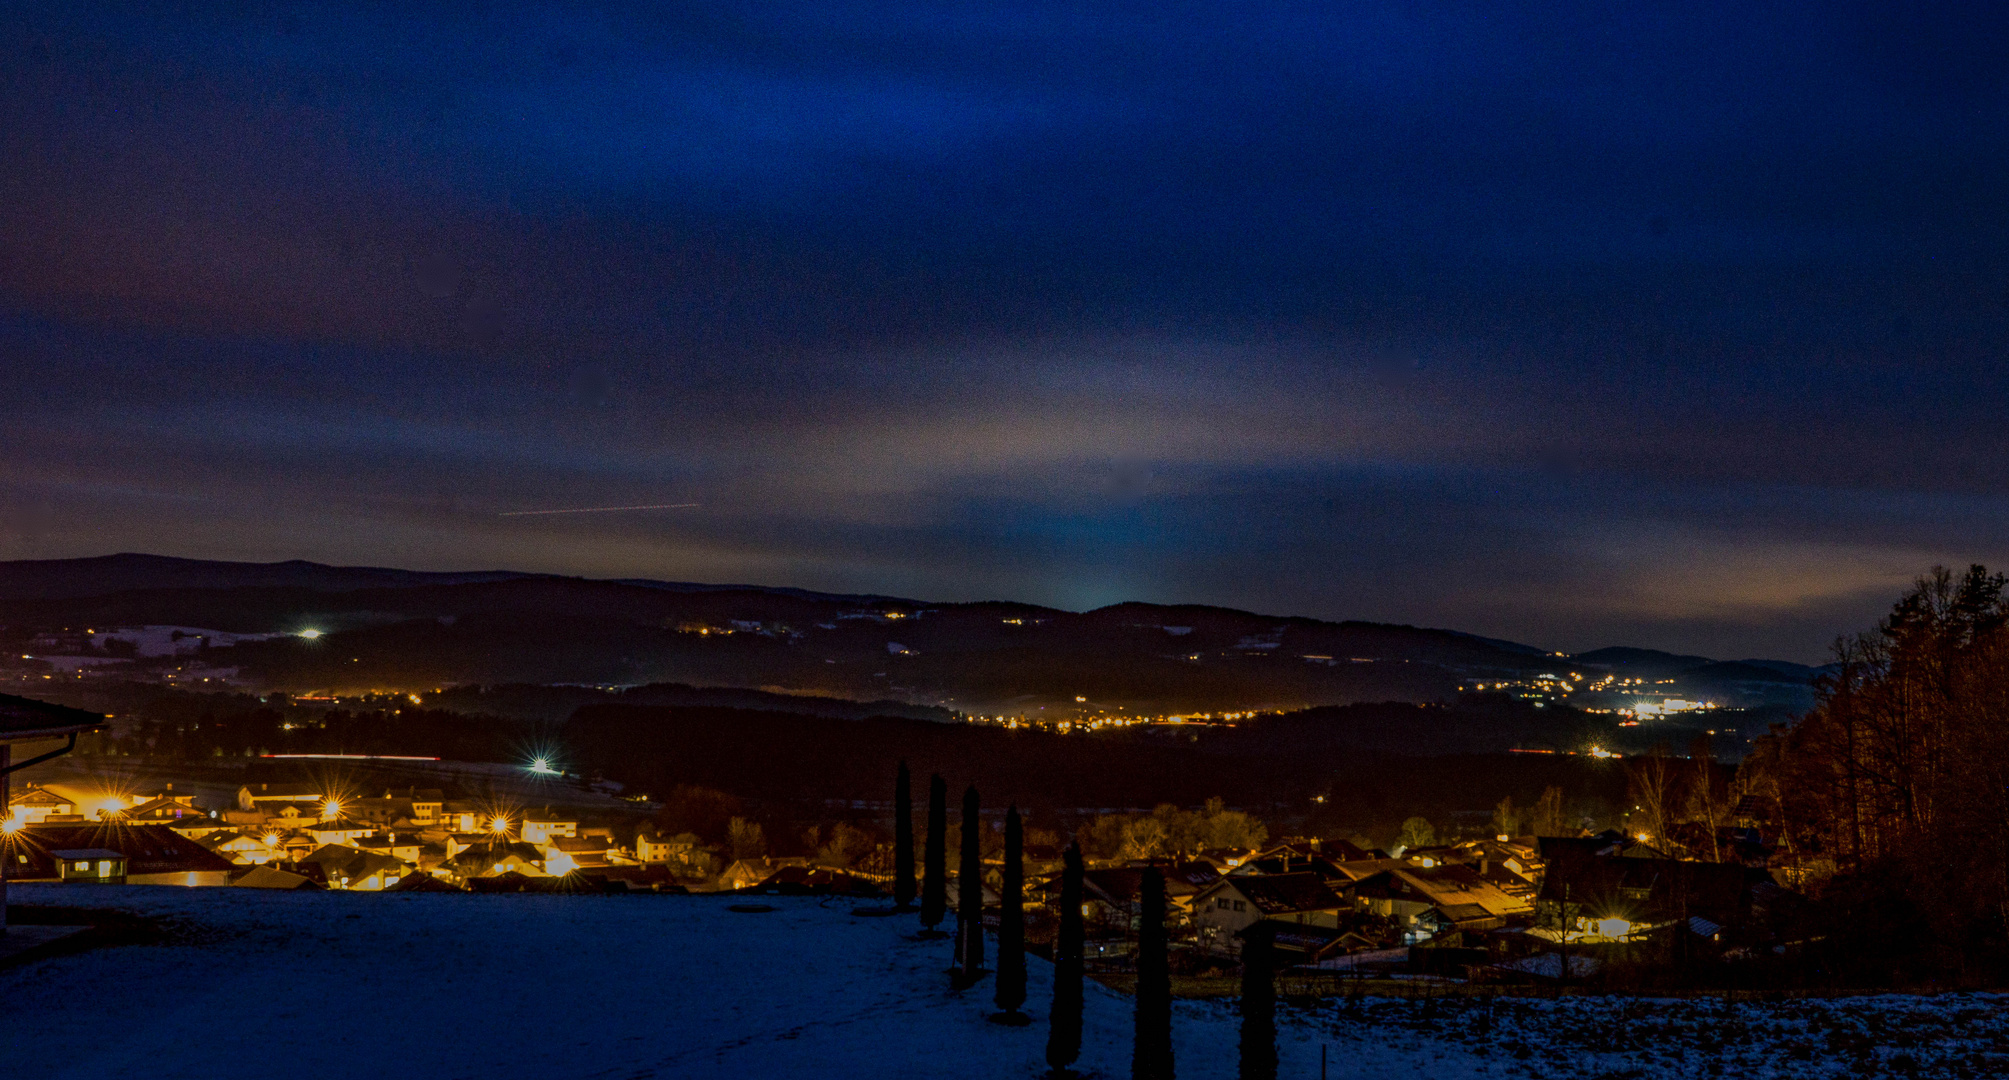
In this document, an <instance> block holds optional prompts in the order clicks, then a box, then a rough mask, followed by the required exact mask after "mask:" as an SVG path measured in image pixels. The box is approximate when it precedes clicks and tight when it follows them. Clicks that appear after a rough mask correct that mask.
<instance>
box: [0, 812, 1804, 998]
mask: <svg viewBox="0 0 2009 1080" xmlns="http://www.w3.org/2000/svg"><path fill="white" fill-rule="evenodd" d="M879 809H881V810H882V811H883V810H890V809H892V807H891V806H890V805H887V806H884V807H883V808H879ZM870 812H871V810H868V811H867V813H870ZM1740 812H1741V813H1745V814H1747V815H1748V814H1750V813H1756V812H1757V811H1756V809H1755V808H1753V807H1748V806H1747V807H1742V808H1740ZM980 820H983V821H984V824H983V825H981V826H980V828H981V830H982V832H983V834H984V835H983V836H982V837H980V839H979V843H978V848H979V850H980V851H981V865H982V866H983V881H982V883H981V884H982V897H983V903H984V905H985V920H986V922H987V924H989V925H990V926H992V927H993V928H995V927H996V926H997V925H998V924H999V922H1000V920H1001V916H1000V912H999V905H1000V904H1001V903H1002V896H1003V892H1002V880H1003V877H1004V874H1005V866H1004V860H1005V851H1006V849H1005V846H1004V844H1003V843H1002V839H1001V835H1000V828H999V827H1000V826H1001V824H1002V822H1001V821H999V820H997V818H996V815H995V814H989V815H986V816H985V817H984V818H982V819H980ZM879 824H882V825H886V826H890V827H887V828H884V829H877V828H871V823H866V822H861V825H864V826H865V827H858V826H853V825H850V824H841V825H838V826H835V827H832V828H829V829H826V830H825V833H826V834H827V835H830V836H831V837H832V840H831V843H829V844H827V845H825V846H824V847H823V848H822V849H821V850H820V851H818V852H817V853H815V854H809V855H798V856H791V857H778V856H769V855H767V854H765V852H764V846H765V845H764V841H763V840H762V839H761V837H760V827H759V826H758V825H757V824H752V823H749V822H746V821H744V820H742V819H737V818H735V819H733V820H732V822H731V824H730V829H731V839H730V841H729V843H728V844H726V845H707V844H705V843H704V842H703V841H702V840H700V839H699V838H698V837H697V836H695V835H691V834H688V833H686V834H679V835H665V834H664V832H663V831H662V830H661V829H659V827H658V826H657V824H656V823H655V821H654V820H653V819H652V818H651V817H650V816H649V815H647V814H646V813H643V812H639V811H622V810H610V809H606V808H604V807H602V808H580V807H566V806H564V805H552V806H544V807H537V808H521V807H509V806H505V805H502V804H500V803H498V802H497V801H495V800H494V798H493V797H489V798H478V797H466V796H465V795H464V793H462V792H461V791H459V790H454V789H443V788H440V787H431V788H426V787H416V786H407V787H404V788H400V789H393V790H380V791H376V792H373V793H371V794H367V795H362V794H356V793H354V792H353V791H343V792H336V791H332V790H329V789H328V788H326V787H325V786H316V785H310V784H293V785H286V784H274V783H257V784H251V785H245V786H241V787H240V788H239V789H238V791H237V792H236V796H235V798H234V799H232V800H230V801H229V802H227V803H225V804H222V805H205V804H204V803H203V802H202V801H200V800H199V799H198V797H197V796H196V795H193V794H187V793H178V792H177V791H176V790H175V788H174V785H173V784H168V785H165V786H164V787H163V788H162V789H161V790H159V791H154V792H149V793H143V794H134V795H128V796H117V795H107V794H102V793H92V792H87V791H80V790H77V789H76V788H74V787H73V786H69V785H65V784H61V783H55V782H49V783H37V784H27V785H23V786H20V787H18V788H17V789H16V790H15V791H14V793H13V794H12V795H11V797H10V800H9V803H8V806H7V813H6V816H5V817H4V819H0V836H4V842H5V844H4V846H5V858H6V861H7V867H6V875H5V876H6V879H7V880H8V881H10V882H17V883H29V882H60V883H68V884H72V885H78V886H86V885H95V886H116V885H125V886H135V885H164V886H181V887H198V888H200V887H235V888H258V889H282V890H283V889H304V890H319V889H327V890H342V891H351V892H394V893H395V892H415V891H422V892H476V893H578V894H605V893H655V894H665V893H669V894H683V893H745V894H750V895H773V894H825V895H840V896H846V897H850V898H854V899H858V900H871V899H875V898H879V897H883V896H885V895H888V894H889V893H890V892H891V891H892V890H893V889H894V888H895V878H896V864H897V863H898V858H897V855H896V852H895V844H894V843H887V842H883V841H878V840H875V838H876V837H878V836H882V835H883V836H887V837H893V838H897V837H898V836H899V835H901V832H902V830H900V829H899V828H898V825H897V823H894V822H883V823H879ZM960 828H961V826H960V825H959V824H958V825H956V826H951V827H949V829H948V830H946V831H947V832H948V833H949V834H950V835H945V836H944V837H943V838H942V842H943V843H944V844H945V845H946V846H947V847H948V848H949V850H955V849H957V848H958V847H960V845H961V844H962V839H961V837H960V835H956V834H959V832H960ZM1097 832H1100V833H1103V834H1107V835H1105V836H1102V837H1099V838H1098V837H1097V836H1096V835H1094V834H1096V833H1097ZM1723 833H1724V835H1723V837H1722V841H1723V844H1724V847H1725V848H1726V849H1727V850H1730V851H1732V852H1733V853H1735V852H1741V853H1742V855H1741V856H1739V857H1737V858H1736V859H1735V860H1733V861H1725V862H1697V861H1689V860H1682V859H1676V858H1671V857H1669V856H1667V855H1665V854H1663V853H1662V852H1660V851H1658V850H1657V849H1655V848H1654V847H1653V846H1652V845H1651V844H1649V843H1647V842H1645V841H1643V840H1642V839H1641V838H1639V837H1637V836H1628V835H1626V834H1624V833H1621V832H1618V831H1616V830H1613V831H1607V832H1604V833H1601V834H1598V835H1576V836H1561V837H1558V836H1543V837H1536V836H1532V835H1510V834H1507V833H1499V834H1495V835H1492V836H1487V837H1476V838H1469V839H1461V840H1457V841H1455V842H1449V843H1425V844H1417V845H1411V846H1401V845H1398V846H1397V847H1396V848H1395V850H1392V851H1390V850H1384V849H1382V848H1377V847H1371V846H1366V842H1365V838H1358V837H1356V838H1354V839H1344V838H1329V837H1285V838H1281V839H1279V840H1276V841H1270V840H1269V839H1268V838H1267V836H1266V835H1265V830H1264V829H1263V827H1262V826H1261V825H1260V823H1254V822H1252V821H1251V819H1249V818H1248V817H1247V815H1244V814H1241V813H1240V812H1238V811H1234V810H1229V809H1226V808H1224V807H1222V806H1220V804H1219V803H1218V801H1216V802H1214V803H1211V804H1209V805H1208V806H1206V807H1202V808H1200V809H1199V810H1195V811H1191V812H1187V811H1179V810H1177V809H1176V808H1171V807H1165V808H1160V810H1159V811H1158V812H1157V813H1155V814H1136V815H1129V816H1119V815H1108V816H1105V817H1103V818H1098V819H1091V820H1089V821H1086V822H1085V823H1084V824H1083V825H1082V827H1081V828H1080V829H1078V830H1077V839H1078V840H1083V839H1085V840H1089V841H1090V843H1089V844H1088V845H1087V848H1088V850H1089V851H1091V852H1093V853H1094V855H1095V856H1096V857H1092V858H1090V859H1088V860H1087V865H1086V867H1085V870H1084V873H1083V875H1082V880H1081V884H1080V888H1081V890H1082V894H1081V915H1082V918H1083V923H1084V936H1085V939H1086V940H1085V960H1086V963H1087V964H1088V966H1089V969H1090V970H1091V972H1107V973H1112V974H1120V973H1121V972H1123V971H1125V970H1127V969H1128V967H1129V966H1130V965H1131V963H1132V962H1133V956H1134V952H1135V950H1136V946H1137V941H1138V938H1139V931H1140V929H1141V928H1140V925H1139V920H1140V912H1141V899H1140V894H1141V891H1142V888H1143V881H1144V879H1145V876H1146V874H1147V871H1149V870H1153V869H1155V870H1156V871H1157V872H1158V876H1159V877H1160V878H1161V879H1162V880H1163V882H1164V885H1165V892H1166V897H1165V899H1166V902H1167V916H1168V917H1167V923H1166V929H1167V932H1168V935H1169V944H1170V948H1171V951H1172V955H1173V958H1174V959H1173V965H1174V968H1175V971H1177V972H1178V973H1180V974H1182V975H1187V976H1192V977H1193V978H1194V979H1195V980H1198V982H1204V978H1205V976H1207V975H1208V974H1210V973H1212V974H1217V975H1218V974H1221V973H1224V972H1228V971H1231V970H1232V969H1233V966H1234V965H1235V964H1236V962H1237V957H1238V954H1239V952H1240V950H1241V947H1242V943H1243V942H1244V941H1245V940H1247V938H1248V935H1249V932H1250V929H1251V927H1254V926H1257V925H1258V924H1261V925H1262V926H1263V927H1264V928H1265V929H1268V930H1271V931H1273V933H1272V934H1271V935H1270V936H1271V939H1272V941H1273V945H1274V949H1275V962H1276V964H1277V965H1278V966H1279V967H1280V968H1288V969H1292V970H1296V971H1298V972H1300V973H1303V974H1306V975H1323V976H1331V977H1334V978H1349V977H1350V978H1356V979H1357V978H1365V977H1373V976H1397V975H1427V976H1431V977H1436V978H1446V979H1456V980H1467V981H1474V982H1491V983H1550V984H1561V983H1570V982H1585V981H1589V980H1593V979H1597V978H1599V977H1601V976H1602V975H1603V974H1604V971H1603V969H1605V968H1606V967H1607V966H1613V967H1615V969H1617V970H1623V971H1633V972H1637V971H1639V970H1643V969H1653V968H1670V969H1671V967H1670V966H1680V965H1685V966H1687V967H1691V968H1692V967H1693V966H1694V965H1695V964H1696V963H1699V962H1705V961H1708V962H1720V963H1730V962H1735V961H1739V960H1743V961H1754V960H1757V961H1762V960H1768V959H1771V958H1774V957H1777V956H1780V955H1783V954H1784V953H1785V952H1786V951H1788V950H1789V949H1791V948H1793V947H1795V946H1796V945H1797V944H1799V943H1800V942H1802V941H1803V940H1804V939H1805V937H1806V936H1807V934H1808V931H1807V929H1806V926H1807V925H1808V912H1807V908H1806V904H1805V902H1804V900H1803V899H1802V898H1801V897H1799V896H1798V894H1796V893H1793V892H1791V891H1789V890H1787V889H1785V888H1783V887H1781V886H1780V885H1779V884H1778V883H1777V882H1776V881H1775V880H1774V878H1773V875H1772V874H1771V873H1770V872H1769V871H1768V870H1766V869H1765V867H1764V864H1765V861H1766V854H1767V853H1766V850H1765V849H1764V847H1763V846H1762V844H1761V842H1760V841H1761V838H1762V835H1763V830H1762V828H1760V827H1759V824H1758V822H1757V821H1755V820H1752V819H1750V818H1749V817H1745V818H1740V819H1737V820H1736V821H1734V822H1733V823H1732V824H1731V825H1728V826H1726V827H1725V829H1724V830H1723ZM908 835H909V836H910V837H911V834H908ZM1223 837H1225V838H1227V839H1229V840H1230V841H1231V843H1229V844H1227V845H1223V846H1210V841H1219V840H1221V839H1222V838H1223ZM1097 839H1100V840H1102V841H1103V842H1102V843H1099V844H1098V843H1095V842H1094V841H1096V840H1097ZM1233 840H1242V841H1249V840H1254V841H1256V843H1254V844H1253V845H1244V846H1236V845H1234V844H1233V843H1232V841H1233ZM909 842H910V843H914V841H912V840H911V839H910V840H909ZM1021 851H1022V854H1021V860H1022V862H1021V865H1020V866H1019V867H1018V868H1017V869H1018V871H1019V874H1020V875H1022V880H1023V881H1024V883H1025V884H1024V890H1023V897H1024V911H1023V913H1024V923H1025V926H1026V933H1025V940H1026V942H1027V947H1028V948H1029V949H1031V950H1033V951H1036V952H1037V951H1050V948H1051V942H1052V940H1053V930H1054V927H1055V926H1056V925H1057V923H1058V921H1059V911H1058V908H1059V906H1060V904H1061V899H1060V891H1061V884H1062V878H1063V875H1062V873H1061V870H1062V857H1063V852H1062V850H1061V845H1060V844H1059V842H1058V836H1057V835H1056V834H1054V833H1052V832H1050V831H1047V830H1034V832H1033V834H1032V836H1031V838H1030V842H1027V843H1025V844H1023V845H1022V847H1021ZM947 876H948V878H949V881H948V883H947V885H946V891H947V892H948V893H949V894H950V895H954V894H955V893H956V891H957V890H958V889H959V888H960V882H959V881H956V880H955V875H954V874H953V873H950V874H948V875H947ZM1198 982H1196V985H1198Z"/></svg>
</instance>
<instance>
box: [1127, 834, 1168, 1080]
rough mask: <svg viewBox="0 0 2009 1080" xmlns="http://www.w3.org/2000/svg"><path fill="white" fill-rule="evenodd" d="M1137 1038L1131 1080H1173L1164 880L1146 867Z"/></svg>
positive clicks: (1142, 889) (1140, 896)
mask: <svg viewBox="0 0 2009 1080" xmlns="http://www.w3.org/2000/svg"><path fill="white" fill-rule="evenodd" d="M1138 899H1139V903H1138V914H1139V916H1140V918H1141V919H1142V922H1141V923H1140V924H1139V925H1138V927H1137V1036H1136V1042H1135V1043H1134V1044H1133V1045H1132V1048H1131V1052H1130V1076H1131V1078H1132V1080H1172V968H1171V964H1170V962H1169V961H1168V959H1167V957H1166V953H1165V946H1166V943H1165V878H1164V876H1163V875H1162V874H1160V873H1159V872H1158V868H1157V867H1155V866H1153V867H1147V868H1146V869H1145V871H1144V880H1143V883H1142V885H1141V887H1140V888H1139V890H1138Z"/></svg>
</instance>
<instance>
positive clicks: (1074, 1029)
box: [1046, 844, 1087, 1075]
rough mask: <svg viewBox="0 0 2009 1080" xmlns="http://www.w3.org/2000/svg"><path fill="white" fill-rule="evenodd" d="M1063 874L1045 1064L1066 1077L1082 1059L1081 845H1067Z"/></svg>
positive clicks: (1083, 936)
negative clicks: (1051, 1013) (1078, 1060)
mask: <svg viewBox="0 0 2009 1080" xmlns="http://www.w3.org/2000/svg"><path fill="white" fill-rule="evenodd" d="M1066 860H1067V861H1066V866H1065V868H1064V869H1062V870H1061V873H1060V932H1059V936H1058V937H1057V938H1055V939H1054V943H1053V1017H1052V1019H1051V1021H1050V1022H1049V1024H1048V1027H1047V1032H1046V1063H1047V1064H1048V1065H1050V1066H1052V1068H1053V1071H1054V1073H1055V1074H1056V1075H1063V1074H1065V1072H1066V1069H1067V1067H1068V1066H1069V1065H1072V1064H1074V1060H1075V1059H1076V1058H1078V1057H1080V1056H1081V1008H1082V995H1081V990H1082V987H1081V979H1082V952H1083V946H1082V940H1083V939H1084V938H1085V937H1086V936H1087V935H1086V934H1085V933H1084V931H1083V928H1082V925H1081V875H1082V867H1081V845H1079V844H1069V845H1067V855H1066Z"/></svg>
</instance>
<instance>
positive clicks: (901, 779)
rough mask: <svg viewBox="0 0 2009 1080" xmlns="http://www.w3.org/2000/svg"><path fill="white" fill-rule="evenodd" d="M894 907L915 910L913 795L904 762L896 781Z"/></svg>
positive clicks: (901, 763)
mask: <svg viewBox="0 0 2009 1080" xmlns="http://www.w3.org/2000/svg"><path fill="white" fill-rule="evenodd" d="M893 903H894V904H895V905H897V906H898V907H899V908H900V909H901V910H902V911H905V910H906V909H908V908H910V907H913V906H914V792H913V782H912V780H911V779H909V777H908V775H907V763H906V762H905V761H902V762H900V772H899V774H898V775H896V776H895V777H894V778H893Z"/></svg>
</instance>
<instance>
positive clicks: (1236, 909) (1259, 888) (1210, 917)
mask: <svg viewBox="0 0 2009 1080" xmlns="http://www.w3.org/2000/svg"><path fill="white" fill-rule="evenodd" d="M1345 906H1346V902H1345V901H1344V900H1342V899H1340V897H1339V896H1338V894H1336V893H1334V892H1333V891H1332V889H1331V888H1330V887H1329V886H1327V884H1326V882H1325V880H1324V879H1323V878H1321V877H1320V876H1319V875H1317V874H1314V873H1310V872H1308V871H1301V872H1298V873H1294V874H1229V875H1228V876H1227V877H1224V878H1222V879H1220V880H1219V881H1217V882H1215V883H1214V884H1213V885H1211V886H1209V887H1208V888H1206V889H1204V890H1202V891H1201V892H1200V893H1199V894H1198V895H1196V896H1195V897H1194V898H1193V927H1194V929H1195V931H1196V933H1197V936H1198V938H1199V942H1200V947H1201V948H1203V949H1207V950H1209V951H1213V952H1225V953H1233V952H1236V951H1238V948H1239V943H1240V941H1241V937H1242V933H1243V931H1245V930H1247V929H1248V928H1249V927H1251V926H1253V925H1255V924H1256V923H1258V922H1262V921H1265V920H1268V921H1271V922H1277V923H1285V924H1289V925H1292V926H1308V927H1324V928H1327V929H1331V930H1335V931H1336V930H1338V928H1339V926H1340V910H1341V909H1342V908H1344V907H1345Z"/></svg>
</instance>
